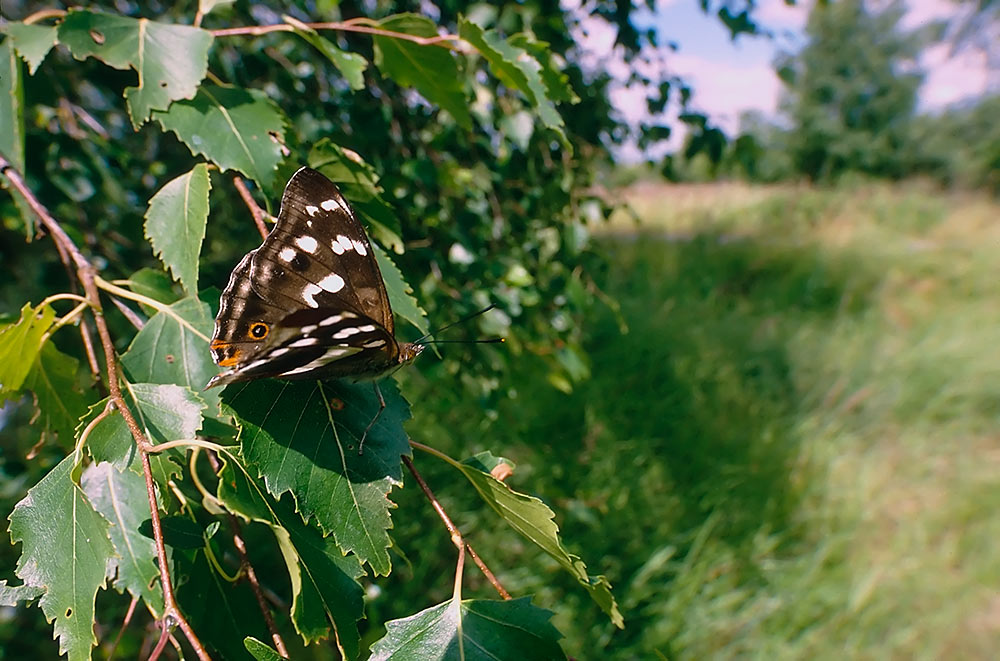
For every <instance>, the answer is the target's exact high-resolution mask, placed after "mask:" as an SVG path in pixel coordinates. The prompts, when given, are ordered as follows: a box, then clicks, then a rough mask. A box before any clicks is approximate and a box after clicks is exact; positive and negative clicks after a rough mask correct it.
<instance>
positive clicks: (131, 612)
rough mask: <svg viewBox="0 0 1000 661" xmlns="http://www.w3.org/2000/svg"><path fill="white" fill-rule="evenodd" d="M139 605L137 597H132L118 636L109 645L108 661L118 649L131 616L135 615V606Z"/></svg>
mask: <svg viewBox="0 0 1000 661" xmlns="http://www.w3.org/2000/svg"><path fill="white" fill-rule="evenodd" d="M138 603H139V597H132V603H130V604H129V605H128V612H127V613H125V619H124V620H122V627H121V629H119V630H118V635H117V636H115V642H114V643H113V644H112V645H111V649H110V650H108V661H111V659H113V658H114V656H115V650H117V649H118V643H120V642H121V641H122V634H124V633H125V629H127V628H128V625H129V623H130V622H131V621H132V616H133V615H135V607H136V604H138Z"/></svg>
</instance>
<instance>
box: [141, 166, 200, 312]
mask: <svg viewBox="0 0 1000 661" xmlns="http://www.w3.org/2000/svg"><path fill="white" fill-rule="evenodd" d="M211 188H212V182H211V180H210V179H209V177H208V166H207V165H205V164H204V163H199V164H198V165H196V166H194V169H192V170H191V171H190V172H188V173H187V174H182V175H181V176H179V177H177V178H176V179H172V180H171V181H169V182H167V184H166V185H165V186H163V188H161V189H160V190H159V191H157V193H156V195H154V196H153V197H152V198H151V199H150V200H149V208H148V209H147V210H146V225H145V233H146V238H148V239H149V242H150V243H151V244H152V245H153V252H154V253H156V255H157V257H159V258H160V259H161V260H163V263H164V264H165V265H166V266H167V267H168V268H169V269H170V272H171V273H172V274H173V276H174V279H176V280H178V281H180V283H181V286H182V287H184V289H185V290H187V292H188V293H190V294H192V295H194V294H197V293H198V256H199V255H200V254H201V242H202V240H203V239H204V238H205V223H206V222H207V221H208V191H209V189H211Z"/></svg>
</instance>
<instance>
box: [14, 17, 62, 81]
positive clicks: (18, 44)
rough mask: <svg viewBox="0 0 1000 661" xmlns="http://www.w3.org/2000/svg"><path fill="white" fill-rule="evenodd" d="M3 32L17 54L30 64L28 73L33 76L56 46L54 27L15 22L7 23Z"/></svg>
mask: <svg viewBox="0 0 1000 661" xmlns="http://www.w3.org/2000/svg"><path fill="white" fill-rule="evenodd" d="M3 31H4V32H6V33H7V36H9V37H10V40H11V42H13V44H14V48H15V49H16V50H17V54H18V55H20V56H21V57H22V58H24V61H25V62H27V63H28V73H29V74H31V75H32V76H33V75H35V72H36V71H38V67H39V65H41V63H42V60H44V59H45V56H46V55H48V54H49V51H50V50H52V47H53V46H55V45H56V27H55V26H54V25H34V24H28V23H21V22H20V21H15V22H12V23H7V25H5V26H4V28H3Z"/></svg>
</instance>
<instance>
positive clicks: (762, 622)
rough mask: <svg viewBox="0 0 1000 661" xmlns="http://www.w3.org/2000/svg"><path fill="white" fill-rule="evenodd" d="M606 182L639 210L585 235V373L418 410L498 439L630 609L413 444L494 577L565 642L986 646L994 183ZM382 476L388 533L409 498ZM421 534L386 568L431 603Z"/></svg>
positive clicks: (709, 652)
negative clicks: (600, 599)
mask: <svg viewBox="0 0 1000 661" xmlns="http://www.w3.org/2000/svg"><path fill="white" fill-rule="evenodd" d="M624 195H625V196H626V198H627V199H628V200H629V201H630V202H631V204H632V207H633V209H634V210H635V217H636V218H637V219H638V220H639V222H638V224H636V222H635V219H634V218H630V217H629V216H628V215H627V214H622V215H620V216H619V217H618V218H617V219H616V221H615V222H614V223H613V224H612V225H611V226H610V227H608V228H607V229H606V230H605V231H604V232H603V233H602V234H601V235H599V236H598V237H597V239H596V241H597V243H598V245H599V246H600V248H601V249H602V250H604V251H605V252H606V253H607V255H608V262H607V267H606V270H605V272H603V273H597V274H594V275H595V278H596V280H597V282H598V283H599V284H600V285H601V287H602V288H603V290H604V292H605V293H606V294H607V295H608V296H609V297H610V298H612V299H614V300H616V301H618V303H619V304H620V306H621V310H620V315H621V316H620V317H618V316H616V314H614V313H613V312H612V311H611V310H607V309H606V310H604V311H602V312H601V313H600V314H598V315H596V316H595V318H593V319H591V320H589V322H588V328H587V341H586V348H587V350H588V351H589V353H590V359H591V361H592V365H591V368H592V374H593V376H592V378H591V379H590V380H589V381H588V382H587V383H585V384H583V385H582V386H581V387H579V388H577V389H576V390H575V391H574V392H573V393H572V394H569V395H565V394H562V393H560V392H557V391H555V390H554V389H552V388H551V387H549V386H548V385H546V384H545V383H544V379H543V378H541V376H540V375H539V374H538V373H537V370H533V368H532V366H531V365H528V364H525V365H524V366H523V369H522V372H521V373H520V374H515V375H513V376H512V377H511V379H512V383H514V384H516V389H517V391H518V395H519V397H518V399H517V400H516V401H515V403H514V404H511V405H504V406H502V407H501V408H500V409H499V410H498V411H497V417H496V420H494V421H492V422H487V423H483V422H481V415H477V414H476V413H475V406H476V405H475V403H469V402H465V403H463V402H446V403H444V404H439V406H438V407H434V408H438V410H439V411H441V413H439V414H438V418H437V424H438V425H440V427H441V428H442V429H444V428H447V433H444V432H442V433H441V434H440V435H438V434H435V431H434V425H433V424H428V425H425V426H424V427H423V429H422V430H417V431H418V432H422V433H424V434H425V435H426V437H427V438H428V439H429V440H431V442H433V443H434V444H436V445H441V444H442V443H444V441H440V440H439V438H438V436H440V439H444V438H446V437H451V438H455V437H458V438H459V439H460V440H459V442H460V443H462V444H463V445H462V449H461V450H460V449H455V453H456V454H458V455H459V456H462V455H465V454H468V453H469V452H470V451H475V450H478V449H481V448H490V449H493V450H494V451H500V452H503V453H504V454H507V455H508V456H511V457H512V458H514V459H515V460H517V461H519V462H520V464H521V466H520V468H519V471H518V473H516V475H515V477H514V478H513V479H512V482H513V484H514V486H515V487H516V488H519V489H522V490H526V491H530V492H533V493H536V494H539V495H541V496H542V497H544V498H545V499H546V500H548V501H549V502H551V503H552V505H553V506H554V508H555V509H556V510H557V512H559V516H560V519H559V523H560V525H561V526H562V529H563V535H564V539H565V541H566V543H567V545H568V546H569V547H570V548H571V549H572V550H573V551H575V552H578V553H579V554H580V555H581V556H583V558H584V559H585V560H586V561H587V562H588V563H589V565H590V569H591V571H592V572H594V573H603V574H605V575H607V576H608V577H609V579H610V580H611V581H612V582H613V583H614V586H615V593H616V595H617V597H618V599H619V601H620V603H621V605H622V609H623V612H624V615H625V619H626V629H625V630H624V631H616V630H614V629H613V628H612V627H611V626H610V625H609V624H608V623H607V620H606V618H604V617H603V616H602V615H601V613H600V612H599V610H598V609H597V608H596V607H595V606H594V605H593V604H592V603H590V602H589V600H588V599H587V597H586V596H585V595H584V594H583V593H582V591H581V590H579V589H578V588H577V587H575V586H574V585H573V584H572V582H571V581H569V580H565V579H564V578H563V577H562V576H561V575H559V574H558V573H555V572H554V571H553V572H551V573H550V572H548V571H547V570H548V569H550V568H551V567H550V566H549V565H548V564H546V562H545V559H544V558H540V557H539V554H538V553H535V552H534V551H532V550H531V549H530V548H525V547H524V545H523V544H521V543H520V542H519V541H518V540H517V538H516V537H515V536H514V535H513V534H512V533H509V532H507V531H504V530H499V529H497V526H496V525H495V524H494V523H493V519H492V517H490V516H488V515H487V516H484V515H482V512H481V508H480V507H479V506H478V505H477V503H476V502H475V498H474V497H473V496H471V495H470V493H469V490H468V489H467V487H466V486H464V485H461V484H455V485H451V484H449V482H455V481H456V479H457V478H456V477H455V476H454V474H453V473H448V472H447V471H444V470H443V469H442V470H437V469H435V468H434V467H433V465H431V464H430V462H428V461H427V460H426V459H425V458H423V457H420V459H421V462H420V463H421V466H422V467H423V466H424V465H427V470H428V475H429V477H430V479H431V480H432V483H435V484H439V485H440V484H442V483H443V486H442V488H441V490H442V495H443V497H444V498H445V500H446V502H447V503H448V506H449V508H450V511H452V512H453V514H454V515H455V517H456V519H458V521H459V522H460V524H461V525H462V526H463V529H465V530H467V531H468V532H469V533H470V535H471V538H472V539H473V540H476V544H477V545H479V546H480V547H481V548H480V550H481V551H482V553H483V554H484V556H486V557H487V561H488V562H490V564H491V566H493V567H494V568H496V569H499V573H500V575H501V580H503V581H504V583H505V584H506V585H507V587H508V588H510V589H511V590H512V591H514V592H517V593H518V594H525V593H532V592H534V593H536V597H535V603H537V604H540V605H543V606H545V607H548V608H551V609H553V610H555V611H556V616H555V618H554V622H555V623H556V624H557V626H559V628H560V629H561V630H562V631H563V632H564V633H565V634H566V636H567V639H566V641H565V648H566V650H567V652H568V653H570V654H572V655H573V656H575V657H576V658H578V659H581V660H582V659H597V658H600V659H655V658H669V659H703V658H762V659H781V658H787V659H817V658H818V659H842V658H852V659H895V658H898V659H911V658H916V659H940V658H949V659H992V658H995V656H996V654H997V650H1000V553H997V551H996V545H997V540H998V539H1000V341H998V339H1000V287H998V284H1000V250H998V249H1000V206H998V205H997V204H996V203H995V202H990V201H989V200H987V199H985V198H980V197H975V196H962V195H950V194H944V193H938V192H934V191H931V190H928V189H926V188H924V187H921V186H919V185H916V184H914V185H911V186H905V187H894V188H890V187H878V186H867V185H866V186H861V187H856V188H852V189H844V190H833V191H817V190H812V189H807V188H802V189H797V188H769V189H760V188H758V189H752V188H747V187H744V186H738V185H705V186H671V187H667V186H662V185H637V186H634V187H632V188H631V189H629V190H627V191H625V192H624ZM622 321H623V322H624V323H625V324H627V326H628V333H627V334H624V335H623V334H622V333H621V328H620V327H621V322H622ZM512 387H514V386H512ZM414 390H419V388H414ZM427 394H428V393H418V394H417V395H416V396H417V397H419V396H424V397H426V396H427ZM417 406H420V404H419V403H417ZM425 408H426V409H427V410H430V409H431V408H432V407H431V406H429V405H428V406H425ZM445 411H450V413H447V412H445ZM423 417H424V419H425V420H426V419H428V416H426V415H425V416H423ZM418 420H419V416H418ZM452 486H453V487H454V488H452ZM400 498H401V511H400V512H399V513H397V515H396V517H395V520H396V522H397V528H398V531H397V532H398V535H397V539H401V540H405V539H406V537H407V526H408V525H412V526H416V525H427V521H428V519H426V518H424V517H423V516H420V517H419V521H420V522H421V523H419V524H418V522H417V521H418V518H414V519H413V522H412V523H409V524H408V523H407V515H406V512H407V510H410V508H419V507H421V504H420V503H419V502H418V501H419V498H420V496H419V494H418V493H416V490H415V489H406V490H404V491H403V492H402V494H401V496H400ZM424 507H425V506H424ZM442 538H443V539H442V543H441V546H440V547H439V548H437V549H407V548H405V542H403V543H402V546H403V548H402V550H403V552H406V553H412V554H413V556H412V557H414V563H413V568H411V570H410V573H409V574H407V572H406V571H404V572H400V575H401V576H402V578H400V577H397V578H396V579H394V580H400V581H402V580H403V579H404V578H406V577H407V576H409V577H410V578H412V579H416V580H415V581H414V582H412V583H410V587H411V589H412V588H413V586H414V585H424V586H426V585H428V584H437V583H440V584H441V586H440V587H439V588H435V589H438V590H439V591H440V592H441V593H442V594H441V595H435V594H430V595H424V596H425V598H426V599H427V604H430V603H432V602H433V599H434V598H435V597H441V598H446V597H447V593H448V592H449V591H450V586H449V581H448V580H437V579H435V578H434V572H442V573H443V574H444V575H446V576H447V575H448V572H449V570H448V569H447V566H448V563H449V562H451V561H452V556H453V554H452V553H451V552H450V551H449V548H448V541H447V539H446V538H444V535H442ZM434 555H437V556H438V557H439V558H441V564H440V565H439V566H435V565H434V562H433V561H428V558H429V557H433V556H434ZM417 556H419V558H417ZM472 580H473V581H475V579H474V578H473V579H472ZM401 587H402V586H401ZM481 589H482V594H484V595H488V594H489V592H488V590H487V589H486V588H481ZM387 592H388V593H391V588H390V590H387ZM373 606H374V607H376V608H379V606H378V604H377V603H373ZM387 610H388V611H389V612H387V613H386V614H391V610H392V608H391V607H387Z"/></svg>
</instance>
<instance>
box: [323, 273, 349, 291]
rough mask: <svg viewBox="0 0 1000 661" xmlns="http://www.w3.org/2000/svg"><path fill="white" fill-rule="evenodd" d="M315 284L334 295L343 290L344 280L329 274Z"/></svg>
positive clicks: (334, 274)
mask: <svg viewBox="0 0 1000 661" xmlns="http://www.w3.org/2000/svg"><path fill="white" fill-rule="evenodd" d="M317 284H319V286H320V287H322V288H323V289H325V290H327V291H328V292H333V293H336V292H338V291H340V290H341V289H343V288H344V279H343V278H341V277H340V276H339V275H337V274H336V273H331V274H330V275H328V276H326V277H325V278H323V279H322V280H320V281H319V282H318V283H317Z"/></svg>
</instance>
